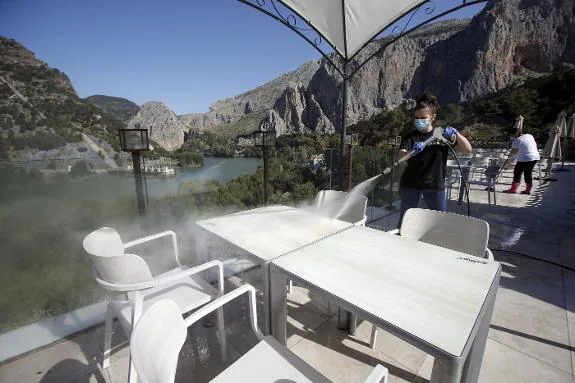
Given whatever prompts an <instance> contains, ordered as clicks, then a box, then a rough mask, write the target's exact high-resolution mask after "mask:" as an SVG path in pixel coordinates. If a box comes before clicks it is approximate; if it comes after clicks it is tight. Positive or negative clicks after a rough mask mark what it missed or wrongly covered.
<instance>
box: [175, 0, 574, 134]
mask: <svg viewBox="0 0 575 383" xmlns="http://www.w3.org/2000/svg"><path fill="white" fill-rule="evenodd" d="M387 42H388V40H387V39H385V38H384V39H381V40H378V41H375V42H373V43H372V44H371V46H369V47H368V49H367V51H366V53H363V54H360V56H359V58H362V57H365V55H366V54H369V52H373V51H374V50H375V49H377V48H378V47H379V46H381V45H382V44H385V43H387ZM574 42H575V23H574V4H573V0H539V1H535V0H494V1H491V2H488V3H487V5H486V7H485V8H484V9H483V10H482V11H481V12H480V13H479V14H477V15H476V16H475V17H474V18H473V19H471V20H451V21H443V22H439V23H435V24H432V25H429V26H427V27H423V28H421V29H419V30H417V31H414V32H413V33H411V34H409V35H407V36H404V37H402V38H401V39H398V40H397V41H396V42H395V43H393V44H391V45H390V46H388V47H387V48H386V49H385V50H384V51H383V52H381V53H379V54H377V55H376V56H375V57H374V58H373V59H372V60H371V61H370V62H368V63H367V64H366V65H365V66H364V67H363V68H362V69H360V70H359V71H358V72H357V73H356V75H355V76H354V77H352V78H351V80H350V81H349V83H348V84H349V89H348V97H349V99H348V100H349V103H348V109H347V116H348V124H353V123H355V122H357V121H360V120H364V119H367V118H369V117H370V116H372V115H374V114H376V113H378V112H381V111H384V110H389V109H393V108H395V107H397V106H399V105H400V104H401V103H402V102H403V101H404V100H406V99H413V98H417V97H418V96H419V95H420V94H421V93H423V92H424V91H426V90H430V91H432V92H433V93H435V94H436V95H437V96H438V98H439V101H440V103H441V104H448V103H462V102H468V101H472V100H474V99H477V98H481V97H484V96H486V95H489V94H494V93H496V92H498V91H500V90H502V89H506V88H508V87H510V86H515V85H518V84H521V83H522V82H524V81H525V80H527V79H530V78H536V77H539V76H542V75H545V74H551V73H553V72H556V71H562V70H564V69H569V68H571V67H573V66H574V65H575V43H574ZM302 44H304V42H302ZM352 68H353V65H352ZM341 101H342V100H341V78H340V76H339V75H338V74H337V73H336V72H335V71H334V69H333V68H332V67H331V66H330V65H329V64H328V62H327V61H326V60H325V59H322V60H319V61H312V62H308V63H305V64H304V65H303V66H302V67H300V68H299V69H297V70H295V71H293V72H291V73H287V74H285V75H283V76H281V77H279V78H277V79H275V80H273V81H271V82H269V83H267V84H264V85H262V86H260V87H258V88H255V89H254V90H252V91H249V92H246V93H243V94H241V95H239V96H236V97H232V98H229V99H226V100H222V101H218V102H216V103H214V104H213V105H212V106H211V107H210V110H209V111H208V112H207V113H196V114H187V115H183V116H181V117H180V120H181V121H182V122H184V125H186V126H189V127H190V128H192V129H194V130H196V131H206V130H209V131H214V132H222V131H224V130H225V127H228V126H241V127H242V130H243V131H249V130H250V129H251V130H254V129H257V128H258V127H259V125H260V124H261V122H262V121H259V120H257V119H256V118H254V116H263V121H265V122H269V123H270V124H271V125H272V126H273V127H274V128H275V129H276V131H278V134H284V133H291V132H332V131H335V130H338V129H339V128H340V127H341V121H340V119H341Z"/></svg>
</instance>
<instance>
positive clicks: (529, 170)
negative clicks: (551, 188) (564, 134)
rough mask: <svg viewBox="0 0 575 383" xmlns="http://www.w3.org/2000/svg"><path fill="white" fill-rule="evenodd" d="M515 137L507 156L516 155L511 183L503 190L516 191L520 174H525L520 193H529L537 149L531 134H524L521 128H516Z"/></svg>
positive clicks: (537, 153) (507, 191)
mask: <svg viewBox="0 0 575 383" xmlns="http://www.w3.org/2000/svg"><path fill="white" fill-rule="evenodd" d="M515 137H516V138H515V139H514V140H513V143H512V144H511V153H510V154H509V157H512V156H515V155H516V156H517V163H516V164H515V169H513V183H512V184H511V188H510V189H508V190H504V191H503V192H504V193H517V189H518V188H519V185H520V184H521V175H522V174H523V175H524V176H525V190H523V191H522V192H521V194H531V188H532V187H533V168H534V167H535V164H536V163H537V161H539V151H538V150H537V143H536V142H535V138H533V136H532V135H531V134H526V133H524V132H523V131H522V130H518V131H517V132H516V135H515Z"/></svg>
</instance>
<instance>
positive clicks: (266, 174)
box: [263, 134, 268, 205]
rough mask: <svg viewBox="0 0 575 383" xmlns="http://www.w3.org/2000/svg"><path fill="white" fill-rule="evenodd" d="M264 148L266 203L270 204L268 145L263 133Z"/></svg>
mask: <svg viewBox="0 0 575 383" xmlns="http://www.w3.org/2000/svg"><path fill="white" fill-rule="evenodd" d="M263 149H264V205H267V204H268V147H267V146H266V135H265V134H263Z"/></svg>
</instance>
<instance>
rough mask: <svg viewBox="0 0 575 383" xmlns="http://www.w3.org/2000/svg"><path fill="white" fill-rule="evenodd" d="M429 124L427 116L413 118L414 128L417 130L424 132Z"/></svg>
mask: <svg viewBox="0 0 575 383" xmlns="http://www.w3.org/2000/svg"><path fill="white" fill-rule="evenodd" d="M429 125H431V122H430V121H429V118H416V119H415V128H416V129H417V131H418V132H425V131H426V130H427V128H429Z"/></svg>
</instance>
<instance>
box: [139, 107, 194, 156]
mask: <svg viewBox="0 0 575 383" xmlns="http://www.w3.org/2000/svg"><path fill="white" fill-rule="evenodd" d="M138 126H139V127H141V128H145V129H148V131H149V135H150V139H152V140H153V141H155V142H156V143H158V144H159V145H160V146H161V147H163V148H164V149H166V150H169V151H173V150H175V149H179V148H180V147H181V146H182V144H183V143H184V134H185V133H186V134H187V133H188V132H189V131H190V127H189V126H187V125H185V124H184V122H183V121H182V120H181V119H180V118H178V116H176V114H175V113H174V112H172V110H170V108H168V107H167V106H166V105H164V104H163V103H161V102H157V101H151V102H147V103H145V104H144V105H142V107H141V108H140V110H139V111H138V113H137V114H136V115H135V116H134V117H132V118H131V119H130V121H129V123H128V128H130V129H134V128H137V127H138Z"/></svg>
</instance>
